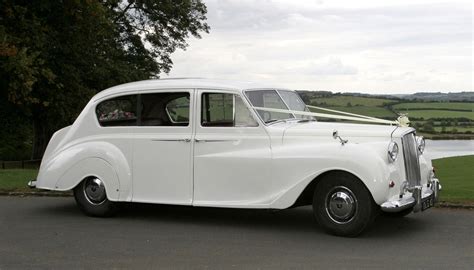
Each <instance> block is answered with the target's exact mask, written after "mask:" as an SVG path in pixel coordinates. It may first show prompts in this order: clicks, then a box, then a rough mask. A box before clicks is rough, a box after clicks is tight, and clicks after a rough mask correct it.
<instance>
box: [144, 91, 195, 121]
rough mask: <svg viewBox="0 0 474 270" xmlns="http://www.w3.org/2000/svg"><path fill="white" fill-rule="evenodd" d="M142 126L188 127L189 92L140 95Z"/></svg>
mask: <svg viewBox="0 0 474 270" xmlns="http://www.w3.org/2000/svg"><path fill="white" fill-rule="evenodd" d="M139 110H140V119H139V125H140V126H188V125H189V92H172V93H153V94H142V95H140V104H139Z"/></svg>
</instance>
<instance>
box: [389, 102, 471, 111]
mask: <svg viewBox="0 0 474 270" xmlns="http://www.w3.org/2000/svg"><path fill="white" fill-rule="evenodd" d="M393 108H394V109H395V110H403V109H412V108H415V109H449V110H456V109H459V110H471V111H474V103H468V102H419V103H400V104H396V105H393Z"/></svg>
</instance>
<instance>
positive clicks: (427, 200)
mask: <svg viewBox="0 0 474 270" xmlns="http://www.w3.org/2000/svg"><path fill="white" fill-rule="evenodd" d="M407 190H408V191H409V192H407V193H406V194H405V195H403V196H401V197H400V198H399V199H397V200H390V201H386V202H384V203H383V204H382V205H381V206H380V207H381V209H382V211H384V212H400V211H403V210H405V209H408V208H413V211H414V212H418V211H420V210H425V209H427V208H429V207H430V206H431V204H434V203H435V202H436V201H438V198H439V191H440V190H441V185H440V184H439V180H438V179H437V178H433V179H431V181H430V182H429V183H428V185H426V186H415V187H412V188H407Z"/></svg>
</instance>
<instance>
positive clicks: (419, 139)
mask: <svg viewBox="0 0 474 270" xmlns="http://www.w3.org/2000/svg"><path fill="white" fill-rule="evenodd" d="M425 145H426V143H425V138H423V136H420V137H416V146H417V148H418V152H419V153H420V154H423V152H424V151H425Z"/></svg>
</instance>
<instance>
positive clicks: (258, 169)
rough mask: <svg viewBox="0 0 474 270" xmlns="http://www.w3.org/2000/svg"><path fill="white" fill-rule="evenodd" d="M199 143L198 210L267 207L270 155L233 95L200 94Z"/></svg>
mask: <svg viewBox="0 0 474 270" xmlns="http://www.w3.org/2000/svg"><path fill="white" fill-rule="evenodd" d="M195 107H196V114H195V116H194V117H195V118H196V120H195V123H196V125H195V140H194V201H193V205H196V206H218V207H249V208H254V207H257V208H258V207H265V206H266V205H268V204H269V203H270V200H271V199H272V198H273V196H274V195H275V194H272V193H271V177H270V171H271V170H270V165H271V149H270V139H269V136H268V134H267V133H266V131H265V129H264V128H263V126H262V125H261V124H259V123H258V122H257V121H256V120H255V119H256V118H255V117H256V115H255V113H254V112H253V111H251V110H250V109H249V108H248V103H247V101H246V100H245V99H243V98H242V97H241V96H240V94H239V93H235V92H232V91H217V90H216V91H213V90H197V92H196V105H195Z"/></svg>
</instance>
